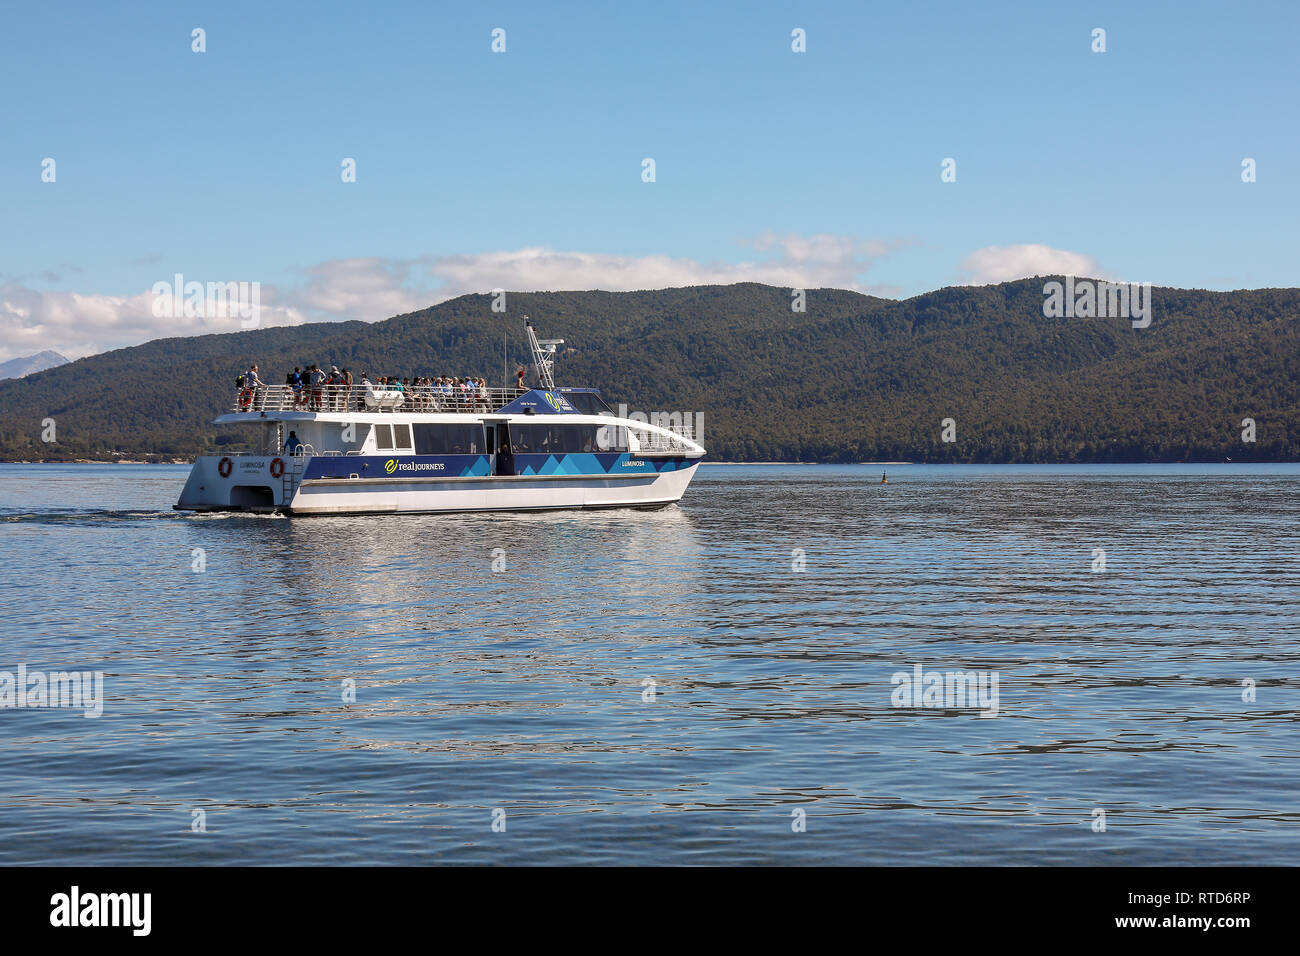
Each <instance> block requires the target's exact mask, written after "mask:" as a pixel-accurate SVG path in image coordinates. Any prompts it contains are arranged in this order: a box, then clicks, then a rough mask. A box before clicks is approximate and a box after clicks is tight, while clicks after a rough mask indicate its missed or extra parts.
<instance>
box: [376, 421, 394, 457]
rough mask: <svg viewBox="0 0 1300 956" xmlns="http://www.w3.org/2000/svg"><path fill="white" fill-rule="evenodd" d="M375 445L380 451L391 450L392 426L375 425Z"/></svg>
mask: <svg viewBox="0 0 1300 956" xmlns="http://www.w3.org/2000/svg"><path fill="white" fill-rule="evenodd" d="M375 447H376V448H377V449H379V450H380V451H386V450H387V451H391V450H392V447H393V426H392V425H376V426H375Z"/></svg>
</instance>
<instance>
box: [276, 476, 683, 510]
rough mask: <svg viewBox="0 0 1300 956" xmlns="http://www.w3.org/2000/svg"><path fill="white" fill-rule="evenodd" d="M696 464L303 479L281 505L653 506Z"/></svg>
mask: <svg viewBox="0 0 1300 956" xmlns="http://www.w3.org/2000/svg"><path fill="white" fill-rule="evenodd" d="M695 468H696V466H695V465H690V466H689V467H686V468H680V469H677V470H675V471H668V472H661V473H659V474H654V475H637V476H635V477H628V478H612V477H602V476H600V475H590V476H582V477H526V478H518V477H511V478H501V477H484V478H455V479H445V480H438V479H429V480H424V479H399V480H397V481H384V480H382V479H370V483H366V484H362V483H360V482H354V481H346V480H342V481H341V480H328V479H326V480H320V481H307V482H303V484H302V485H301V486H300V487H299V488H298V491H297V493H296V494H295V495H294V496H293V501H292V502H291V503H290V505H289V507H288V508H287V509H286V510H287V511H288V512H289V513H290V514H295V515H299V514H303V515H306V514H357V513H366V512H403V513H410V512H440V511H442V512H451V511H543V510H548V509H556V508H643V507H653V506H659V505H666V504H671V503H673V502H675V501H677V500H679V499H680V498H681V497H682V495H683V494H685V492H686V487H687V486H688V485H689V484H690V482H691V478H693V477H694V475H695Z"/></svg>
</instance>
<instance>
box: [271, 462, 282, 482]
mask: <svg viewBox="0 0 1300 956" xmlns="http://www.w3.org/2000/svg"><path fill="white" fill-rule="evenodd" d="M283 474H284V462H283V461H281V460H280V459H279V458H272V459H271V477H272V478H279V477H280V476H281V475H283Z"/></svg>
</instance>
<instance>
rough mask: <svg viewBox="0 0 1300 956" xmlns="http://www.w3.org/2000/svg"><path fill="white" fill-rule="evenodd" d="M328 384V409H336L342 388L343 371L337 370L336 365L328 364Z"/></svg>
mask: <svg viewBox="0 0 1300 956" xmlns="http://www.w3.org/2000/svg"><path fill="white" fill-rule="evenodd" d="M329 385H330V389H329V396H330V397H329V408H330V411H338V408H339V394H340V392H341V390H342V388H343V373H342V372H340V371H339V367H338V366H337V365H331V366H330V377H329Z"/></svg>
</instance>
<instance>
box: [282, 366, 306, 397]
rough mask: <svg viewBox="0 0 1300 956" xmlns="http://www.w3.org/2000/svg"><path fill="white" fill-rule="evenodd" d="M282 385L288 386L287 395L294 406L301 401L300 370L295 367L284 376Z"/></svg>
mask: <svg viewBox="0 0 1300 956" xmlns="http://www.w3.org/2000/svg"><path fill="white" fill-rule="evenodd" d="M284 383H285V384H286V385H288V386H289V395H290V397H291V398H292V400H293V404H294V405H295V406H296V405H297V404H298V402H299V401H300V400H301V399H302V369H300V368H299V367H298V366H296V365H295V366H294V367H293V371H292V372H290V373H289V374H288V375H287V376H285V379H284Z"/></svg>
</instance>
